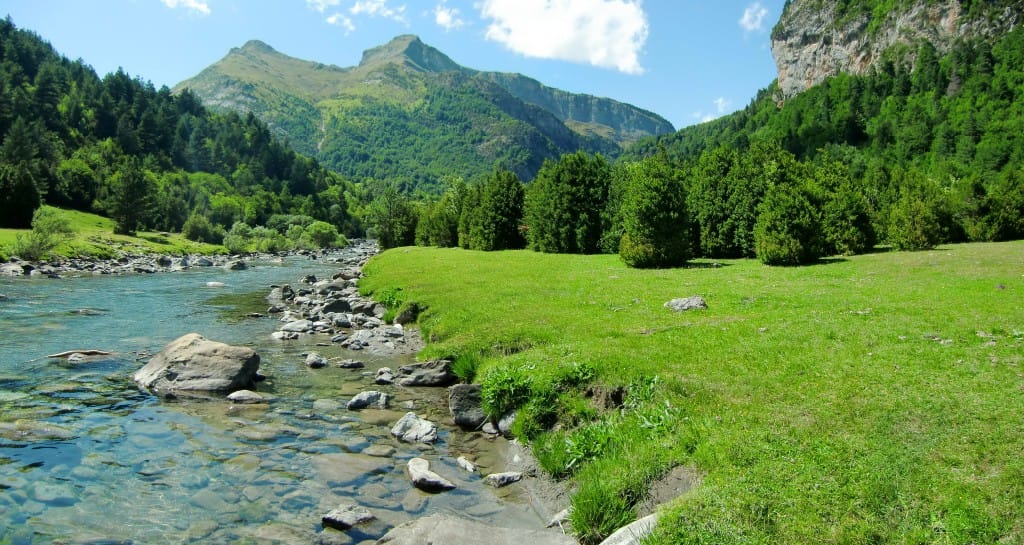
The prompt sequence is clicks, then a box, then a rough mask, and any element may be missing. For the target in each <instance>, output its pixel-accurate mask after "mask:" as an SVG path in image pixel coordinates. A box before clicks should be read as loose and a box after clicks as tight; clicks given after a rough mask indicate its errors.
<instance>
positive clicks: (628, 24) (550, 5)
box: [477, 0, 648, 74]
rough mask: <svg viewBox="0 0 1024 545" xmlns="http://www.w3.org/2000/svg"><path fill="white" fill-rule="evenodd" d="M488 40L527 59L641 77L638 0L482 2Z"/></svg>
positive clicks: (643, 24)
mask: <svg viewBox="0 0 1024 545" xmlns="http://www.w3.org/2000/svg"><path fill="white" fill-rule="evenodd" d="M477 7H478V8H479V9H480V15H481V17H482V18H484V19H490V20H491V24H490V25H489V26H488V27H487V34H486V36H487V39H489V40H493V41H496V42H499V43H502V44H504V45H505V47H507V48H509V49H510V50H512V51H515V52H517V53H519V54H522V55H525V56H527V57H537V58H541V59H558V60H565V61H572V62H581V63H589V64H591V65H594V66H599V67H602V68H613V69H616V70H618V71H620V72H625V73H627V74H641V73H643V71H644V69H643V67H642V66H640V60H639V58H638V57H639V55H640V51H641V50H642V49H643V46H644V43H645V42H646V41H647V33H648V25H647V15H646V13H644V10H643V8H642V7H641V5H640V0H482V1H481V2H480V3H478V4H477Z"/></svg>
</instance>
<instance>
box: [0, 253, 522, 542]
mask: <svg viewBox="0 0 1024 545" xmlns="http://www.w3.org/2000/svg"><path fill="white" fill-rule="evenodd" d="M334 268H337V266H334V267H332V266H331V265H330V264H329V263H325V262H324V261H323V260H310V259H308V258H303V257H298V256H296V257H289V258H285V260H284V261H283V262H272V261H255V262H251V263H250V267H249V268H248V269H247V270H244V271H225V270H222V269H220V268H196V269H192V270H189V271H184V272H175V273H158V274H151V275H132V276H119V277H111V276H104V277H80V278H64V279H36V278H17V279H3V280H0V544H5V545H6V544H8V543H11V544H37V543H76V544H78V543H80V544H85V543H91V544H107V543H110V544H113V543H137V544H150V543H153V544H159V543H338V544H346V543H362V542H372V541H373V540H375V539H377V538H378V537H380V536H381V535H383V533H385V532H386V531H387V529H389V528H390V527H392V526H394V525H397V524H400V523H402V522H405V521H407V520H410V519H413V518H417V517H420V516H424V515H427V514H430V513H434V512H445V511H447V512H452V513H458V514H459V515H460V516H463V517H469V518H474V519H477V520H480V521H483V522H488V523H496V524H500V525H502V526H506V527H536V526H537V524H538V523H539V518H538V517H539V515H538V514H537V513H536V512H535V510H534V509H533V508H532V507H531V506H530V505H529V498H528V497H526V496H527V495H526V494H525V493H524V492H522V491H521V490H517V489H516V488H515V487H510V489H502V490H499V491H494V490H492V489H490V488H487V487H485V486H483V485H482V482H481V480H480V478H479V477H478V476H477V475H475V474H468V473H465V472H463V471H461V470H460V469H458V468H457V467H456V465H455V463H454V459H455V458H456V457H457V456H459V455H461V454H469V455H470V456H475V457H476V458H477V460H478V462H480V463H481V464H482V465H483V466H484V467H485V468H487V467H491V468H492V470H494V471H501V470H502V469H503V468H502V465H503V463H504V456H505V451H504V449H505V445H504V444H503V443H502V442H501V441H492V440H489V439H487V438H485V437H483V436H481V435H479V434H472V433H470V434H467V433H464V432H460V431H457V430H453V429H451V428H442V432H441V433H440V440H439V441H438V442H437V443H436V444H435V445H433V446H425V445H418V446H417V445H409V444H403V443H399V442H397V441H395V440H394V439H393V438H392V437H391V436H390V435H389V429H390V426H391V425H392V424H393V423H394V422H395V421H397V420H398V418H400V417H401V415H402V414H403V413H404V412H405V411H406V410H408V408H406V405H408V406H411V407H412V408H413V410H414V411H415V412H417V413H418V414H420V415H421V416H425V417H428V418H430V419H431V420H433V421H435V422H437V423H439V424H445V423H447V422H449V421H450V417H448V415H447V410H446V407H445V406H444V403H443V401H442V397H443V396H444V390H443V389H440V390H423V389H421V390H419V391H412V390H399V389H391V390H388V391H389V392H390V393H392V394H393V395H394V396H395V401H394V403H393V407H394V409H392V410H387V411H382V410H370V411H361V412H350V411H347V410H346V409H345V402H346V401H347V400H348V399H349V398H350V397H351V396H352V395H354V394H355V393H358V392H359V391H362V390H365V389H385V390H387V389H388V388H390V387H384V388H380V387H374V386H372V381H371V380H370V376H372V373H373V371H374V370H375V369H376V368H379V367H381V366H385V365H386V366H390V367H392V368H394V367H397V366H398V365H402V364H404V363H408V362H411V361H413V356H401V357H391V358H384V357H374V356H372V355H367V354H361V353H356V352H347V351H346V350H345V349H342V348H336V347H324V346H315V345H316V343H317V342H321V343H322V342H325V341H327V337H315V338H312V339H307V340H300V341H291V342H286V343H281V342H277V341H274V340H273V339H271V337H270V334H271V333H272V332H273V331H274V330H275V329H276V327H275V326H276V325H278V324H277V323H276V322H275V321H274V320H273V319H272V318H250V317H247V314H248V313H250V312H254V311H256V312H262V311H265V310H266V306H267V303H266V301H265V299H264V297H265V295H266V294H267V293H268V291H269V287H270V285H271V284H274V283H279V284H280V283H291V284H293V285H295V284H296V283H297V281H298V279H299V278H302V277H303V276H304V275H306V274H314V275H318V276H327V275H329V274H330V272H332V271H333V270H334ZM208 282H219V283H223V284H224V285H223V286H220V287H208V286H207V283H208ZM189 332H198V333H201V334H202V335H204V336H205V337H207V338H209V339H213V340H217V341H221V342H226V343H229V344H242V345H248V346H251V347H253V348H255V349H256V351H257V352H258V353H259V354H260V356H261V358H262V361H261V365H260V369H261V371H262V372H263V374H265V375H268V376H269V377H270V378H269V379H268V380H267V381H265V382H263V383H260V385H259V388H258V391H259V392H260V393H262V394H266V395H269V396H272V397H273V401H272V402H270V403H268V404H265V405H257V406H232V405H231V404H230V403H228V402H227V401H221V400H215V401H167V400H161V399H157V398H155V397H154V396H152V395H149V394H148V393H145V392H141V391H139V389H138V388H137V387H136V386H135V384H134V383H133V382H132V380H131V376H132V374H133V373H134V372H135V371H136V370H137V369H139V368H140V367H141V366H142V365H143V364H144V363H145V359H146V357H148V355H150V354H153V353H155V352H158V351H159V350H160V349H161V348H162V347H163V346H164V345H165V344H167V343H168V342H169V341H171V340H173V339H175V338H177V337H179V336H181V335H183V334H185V333H189ZM89 348H94V349H102V350H107V351H111V352H114V353H115V356H111V357H105V358H102V359H99V360H96V361H89V362H85V363H78V364H72V363H68V362H67V361H66V360H63V359H52V358H47V357H46V355H47V354H54V353H57V352H62V351H66V350H71V349H89ZM309 350H317V351H319V352H321V353H322V354H323V355H325V356H327V357H329V358H332V357H342V356H344V357H352V358H357V359H361V360H363V361H365V362H366V363H367V368H366V369H365V370H359V371H353V370H347V369H338V368H325V369H318V370H310V369H308V368H306V367H305V365H304V364H303V357H302V354H303V353H304V352H307V351H309ZM368 375H370V376H368ZM414 456H422V457H424V458H427V459H428V460H429V461H430V463H431V469H433V470H434V471H436V472H438V473H440V474H441V475H443V476H445V477H447V478H449V479H450V480H452V481H454V482H455V483H456V484H457V485H458V488H457V489H456V490H454V491H451V492H447V493H442V494H437V495H431V494H426V493H423V492H420V491H418V490H415V489H413V488H412V487H411V485H410V484H409V480H408V478H407V477H406V475H405V473H404V472H405V462H406V461H407V460H408V459H410V458H412V457H414ZM340 503H357V504H360V505H363V506H365V507H367V508H368V509H369V510H370V511H371V512H372V513H373V514H374V515H376V516H377V519H378V520H377V521H375V522H372V523H369V524H367V525H365V526H360V527H359V528H358V529H355V530H350V531H349V532H347V533H342V532H338V531H336V530H333V529H324V528H323V527H322V526H321V523H320V519H321V516H322V515H324V514H325V513H327V512H328V511H330V510H331V509H333V508H335V507H337V506H338V505H339V504H340Z"/></svg>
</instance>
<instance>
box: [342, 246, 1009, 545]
mask: <svg viewBox="0 0 1024 545" xmlns="http://www.w3.org/2000/svg"><path fill="white" fill-rule="evenodd" d="M365 273H366V278H364V279H363V280H361V288H362V289H363V291H364V292H371V293H372V292H374V291H378V292H381V290H389V291H390V292H392V293H398V294H399V296H398V297H395V299H396V300H404V301H406V302H410V301H415V302H417V303H418V304H419V305H420V306H426V307H427V310H426V311H425V312H424V313H423V314H421V315H420V318H419V325H420V327H421V328H422V329H423V331H424V333H425V338H427V339H428V340H429V345H428V347H427V348H426V349H425V353H424V354H423V355H422V356H423V357H435V356H447V357H453V358H455V359H456V365H457V367H458V368H459V370H460V372H461V374H463V376H465V377H467V378H473V379H475V380H477V381H481V382H482V383H483V384H484V385H485V405H486V404H487V403H488V396H487V394H486V392H487V391H488V388H489V387H490V388H491V391H492V392H494V394H493V395H494V399H492V400H491V406H492V407H493V406H494V405H495V404H497V405H498V406H500V407H509V406H512V407H514V406H518V407H520V410H519V419H518V421H517V424H516V429H517V431H519V432H520V433H521V435H523V436H525V437H526V438H528V439H529V441H530V442H531V444H532V446H533V448H534V451H535V453H537V455H538V458H540V460H541V463H542V465H543V466H544V467H545V468H547V469H549V470H550V471H552V473H553V474H555V475H559V476H562V477H563V478H567V479H573V480H574V485H575V487H576V490H577V492H576V495H575V497H574V499H573V507H574V513H573V517H572V523H573V525H574V528H575V530H576V531H577V532H578V535H579V537H580V539H581V541H582V542H584V543H597V542H599V540H600V539H601V538H602V537H603V536H605V535H607V534H608V533H610V531H612V530H614V529H615V527H617V526H618V525H619V524H622V523H624V522H628V521H630V520H632V518H633V516H634V515H635V513H634V509H635V505H636V504H638V503H639V502H640V501H642V500H643V498H644V495H645V494H646V489H647V486H648V485H649V484H650V483H651V482H652V481H654V480H655V479H657V478H658V477H659V476H660V475H662V474H663V473H664V472H665V471H667V470H668V469H670V468H671V467H673V466H677V465H682V466H686V467H689V468H691V469H692V470H693V472H694V474H695V475H698V476H699V480H700V484H699V485H698V486H696V487H695V488H694V489H693V490H691V491H690V492H688V493H686V494H684V495H682V496H680V497H679V498H678V499H676V500H675V501H673V502H670V503H669V504H668V505H666V506H664V507H663V508H662V519H661V521H662V522H661V523H660V524H659V529H658V531H657V532H656V534H655V535H654V536H653V537H652V538H651V539H650V543H658V544H669V543H1022V542H1024V369H1022V363H1024V362H1022V359H1024V242H1013V243H1000V244H970V245H950V246H942V247H940V248H938V249H936V250H932V251H925V252H882V253H875V254H869V255H862V256H855V257H850V258H844V259H836V260H830V261H826V262H823V263H821V264H817V265H813V266H806V267H792V268H789V267H767V266H764V265H761V264H760V263H758V262H756V261H753V260H725V261H720V262H711V261H704V260H701V261H696V262H694V263H692V264H691V266H689V267H686V268H679V269H667V270H636V269H629V268H627V267H625V266H624V265H623V264H622V263H621V261H620V260H619V259H618V257H617V256H605V255H601V256H577V255H550V254H539V253H534V252H529V251H513V252H494V253H481V252H471V251H466V250H459V249H429V248H398V249H394V250H390V251H387V252H384V253H383V254H380V255H379V256H377V257H375V258H374V259H373V260H372V261H371V262H370V263H369V264H368V265H367V266H366V268H365ZM690 295H701V296H703V297H704V298H705V299H706V300H707V303H708V306H709V308H708V309H707V310H696V311H689V312H684V313H676V312H672V311H670V310H669V309H667V308H664V307H663V304H664V303H665V302H666V301H668V300H670V299H672V298H675V297H686V296H690ZM616 392H617V393H618V394H620V395H619V399H614V400H613V402H610V403H609V402H607V398H608V397H612V398H614V397H615V396H614V395H611V396H608V395H606V394H609V393H612V394H614V393H616Z"/></svg>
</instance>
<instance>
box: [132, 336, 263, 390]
mask: <svg viewBox="0 0 1024 545" xmlns="http://www.w3.org/2000/svg"><path fill="white" fill-rule="evenodd" d="M259 368H260V356H259V354H257V353H256V351H255V350H253V349H251V348H247V347H244V346H231V345H227V344H224V343H220V342H216V341H211V340H208V339H206V338H205V337H203V336H202V335H200V334H198V333H189V334H187V335H183V336H181V337H179V338H177V339H175V340H173V341H171V342H170V344H168V345H167V346H165V347H164V349H163V350H161V351H160V352H159V353H158V354H157V355H155V356H153V357H152V358H150V360H149V363H147V364H146V365H145V366H144V367H142V369H139V370H138V371H136V372H135V375H134V377H133V378H134V380H135V382H136V383H137V384H138V385H139V386H140V387H142V388H146V389H149V390H152V391H153V392H156V393H159V394H163V395H173V394H174V393H175V392H233V391H236V390H245V389H251V388H252V387H253V386H254V385H255V384H256V381H257V378H256V377H257V372H258V371H259Z"/></svg>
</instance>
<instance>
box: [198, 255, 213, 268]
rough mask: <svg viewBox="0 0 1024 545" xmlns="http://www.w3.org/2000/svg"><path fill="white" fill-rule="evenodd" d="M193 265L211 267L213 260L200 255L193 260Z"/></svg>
mask: <svg viewBox="0 0 1024 545" xmlns="http://www.w3.org/2000/svg"><path fill="white" fill-rule="evenodd" d="M195 266H196V267H212V266H213V261H210V260H209V259H206V258H205V257H200V258H198V259H196V260H195Z"/></svg>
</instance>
